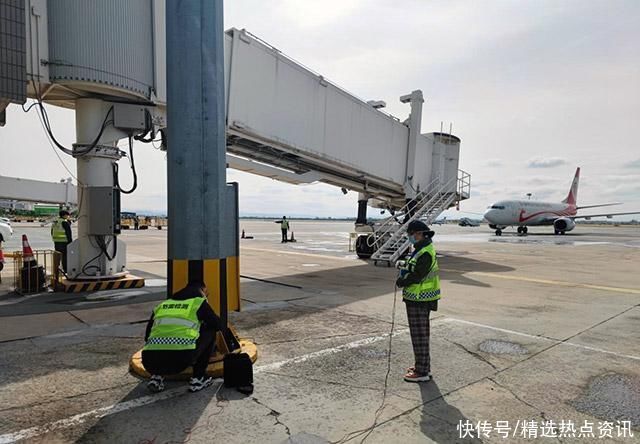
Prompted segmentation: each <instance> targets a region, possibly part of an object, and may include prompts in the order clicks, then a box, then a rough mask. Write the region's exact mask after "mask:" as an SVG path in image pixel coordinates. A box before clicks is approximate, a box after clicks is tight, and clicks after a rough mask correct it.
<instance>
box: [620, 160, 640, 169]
mask: <svg viewBox="0 0 640 444" xmlns="http://www.w3.org/2000/svg"><path fill="white" fill-rule="evenodd" d="M624 167H625V168H640V159H636V160H632V161H631V162H627V163H625V164H624Z"/></svg>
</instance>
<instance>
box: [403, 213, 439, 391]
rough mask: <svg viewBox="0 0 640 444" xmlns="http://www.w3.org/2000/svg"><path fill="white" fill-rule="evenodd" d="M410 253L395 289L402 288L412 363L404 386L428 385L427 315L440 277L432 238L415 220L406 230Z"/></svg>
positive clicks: (435, 302) (436, 295)
mask: <svg viewBox="0 0 640 444" xmlns="http://www.w3.org/2000/svg"><path fill="white" fill-rule="evenodd" d="M407 234H408V235H409V240H410V241H411V243H412V244H413V247H414V250H413V253H412V254H411V257H410V258H409V260H408V261H407V262H406V264H405V265H404V266H403V267H402V268H401V270H400V277H399V278H398V280H397V281H396V285H397V286H398V287H400V288H402V298H403V300H404V302H405V304H406V306H407V319H408V321H409V331H410V333H411V344H412V345H413V354H414V357H415V363H414V365H413V366H412V367H409V368H408V369H407V373H406V374H405V375H404V380H405V381H407V382H423V381H430V380H431V379H432V378H431V358H430V356H429V336H430V332H429V330H430V327H429V315H430V314H431V312H432V311H437V310H438V299H440V276H439V270H440V269H439V267H438V260H437V258H436V250H435V248H434V247H433V243H432V242H431V238H432V237H433V235H434V234H435V233H434V232H433V231H431V230H429V227H428V226H427V225H426V224H425V223H424V222H421V221H419V220H414V221H413V222H411V223H410V224H409V227H408V228H407Z"/></svg>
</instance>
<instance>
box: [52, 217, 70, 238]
mask: <svg viewBox="0 0 640 444" xmlns="http://www.w3.org/2000/svg"><path fill="white" fill-rule="evenodd" d="M62 222H65V220H64V219H62V218H59V219H57V220H56V221H55V222H53V225H51V239H52V240H53V242H55V243H60V242H68V239H67V232H66V231H65V230H64V227H63V226H62Z"/></svg>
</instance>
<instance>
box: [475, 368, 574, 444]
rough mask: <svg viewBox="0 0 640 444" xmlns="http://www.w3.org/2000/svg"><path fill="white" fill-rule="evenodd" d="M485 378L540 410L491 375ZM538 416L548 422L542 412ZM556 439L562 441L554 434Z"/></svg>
mask: <svg viewBox="0 0 640 444" xmlns="http://www.w3.org/2000/svg"><path fill="white" fill-rule="evenodd" d="M487 379H488V380H489V381H491V382H493V383H494V384H495V385H497V386H498V387H501V388H503V389H505V390H506V391H508V392H509V393H511V395H513V397H514V398H516V399H517V400H518V401H520V402H521V403H523V404H524V405H527V406H529V407H531V408H532V409H534V410H536V411H540V409H539V408H538V407H536V406H535V405H533V404H531V403H530V402H527V401H525V400H524V399H522V398H521V397H520V396H518V394H516V392H514V391H513V390H512V389H511V388H509V387H507V386H506V385H504V384H500V383H499V382H498V381H497V380H495V379H494V378H492V377H490V376H489V377H487ZM540 417H541V418H542V419H543V420H544V421H545V422H548V421H549V420H548V419H547V417H546V415H545V413H544V412H542V411H540ZM556 439H557V440H558V441H559V442H562V440H561V439H560V437H558V436H556Z"/></svg>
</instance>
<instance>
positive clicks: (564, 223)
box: [553, 217, 576, 233]
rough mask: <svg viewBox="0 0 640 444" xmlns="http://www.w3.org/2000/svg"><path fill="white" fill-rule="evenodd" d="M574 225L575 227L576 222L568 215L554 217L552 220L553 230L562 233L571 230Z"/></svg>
mask: <svg viewBox="0 0 640 444" xmlns="http://www.w3.org/2000/svg"><path fill="white" fill-rule="evenodd" d="M575 227H576V223H575V222H574V221H573V219H570V218H568V217H561V218H559V219H556V220H555V221H554V222H553V228H554V230H556V232H560V233H564V232H565V231H571V230H573V229H574V228H575Z"/></svg>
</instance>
